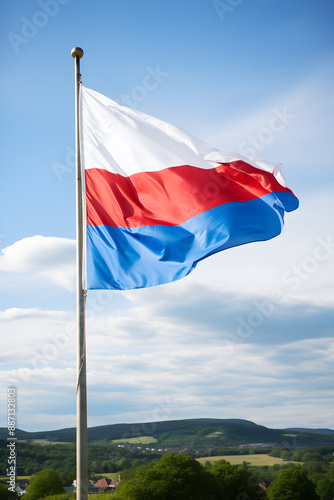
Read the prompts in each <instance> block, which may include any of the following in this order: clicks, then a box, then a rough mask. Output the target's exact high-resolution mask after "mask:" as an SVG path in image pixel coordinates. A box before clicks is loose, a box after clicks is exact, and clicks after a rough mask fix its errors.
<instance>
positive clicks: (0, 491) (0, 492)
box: [0, 483, 17, 500]
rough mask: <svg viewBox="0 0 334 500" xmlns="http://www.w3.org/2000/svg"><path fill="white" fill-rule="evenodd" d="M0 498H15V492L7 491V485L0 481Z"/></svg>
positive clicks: (5, 499) (4, 499)
mask: <svg viewBox="0 0 334 500" xmlns="http://www.w3.org/2000/svg"><path fill="white" fill-rule="evenodd" d="M0 498H1V499H3V500H7V499H8V500H10V499H11V498H13V499H14V498H17V494H16V493H13V492H12V491H9V489H8V485H5V484H1V483H0Z"/></svg>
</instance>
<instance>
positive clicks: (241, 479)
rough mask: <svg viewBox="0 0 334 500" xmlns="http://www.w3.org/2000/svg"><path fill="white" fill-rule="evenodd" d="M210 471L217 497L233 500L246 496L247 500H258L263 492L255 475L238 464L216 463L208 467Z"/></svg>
mask: <svg viewBox="0 0 334 500" xmlns="http://www.w3.org/2000/svg"><path fill="white" fill-rule="evenodd" d="M209 471H210V473H211V474H212V475H213V477H214V478H215V480H216V484H217V485H218V489H217V491H218V496H217V498H219V499H224V500H235V499H236V498H240V499H241V498H247V499H248V500H253V499H254V500H260V499H261V498H262V497H263V494H264V492H263V491H262V490H261V489H260V487H259V481H258V479H257V477H255V476H252V474H251V473H250V472H249V471H248V470H246V469H245V468H244V467H242V466H240V465H231V464H230V463H228V462H227V463H219V462H218V463H216V464H214V465H213V466H212V467H211V468H210V469H209Z"/></svg>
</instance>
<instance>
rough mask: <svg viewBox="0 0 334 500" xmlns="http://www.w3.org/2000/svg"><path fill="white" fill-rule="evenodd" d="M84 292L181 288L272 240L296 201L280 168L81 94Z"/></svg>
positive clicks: (98, 97) (92, 94)
mask: <svg viewBox="0 0 334 500" xmlns="http://www.w3.org/2000/svg"><path fill="white" fill-rule="evenodd" d="M81 125H82V128H81V133H82V141H81V143H82V146H81V147H82V152H81V156H82V164H83V169H84V172H85V192H86V212H87V227H86V230H87V235H86V238H87V253H86V261H87V288H88V289H91V290H92V289H114V290H130V289H135V288H144V287H150V286H155V285H160V284H164V283H169V282H172V281H175V280H178V279H180V278H182V277H184V276H186V275H187V274H189V272H190V271H192V270H193V269H194V268H195V266H196V264H197V263H198V262H199V261H200V260H202V259H204V258H205V257H208V256H209V255H211V254H214V253H216V252H219V251H221V250H224V249H227V248H230V247H233V246H237V245H242V244H244V243H250V242H254V241H261V240H268V239H270V238H273V237H274V236H277V235H278V234H279V233H280V232H281V230H282V227H283V219H284V211H291V210H295V209H296V208H297V207H298V200H297V198H296V197H295V196H294V194H293V193H292V191H290V189H288V188H287V187H286V186H285V183H284V178H283V176H282V174H281V172H280V166H279V165H277V166H275V165H273V164H272V163H269V162H265V161H263V160H259V159H254V158H249V157H246V156H242V155H238V154H231V153H223V152H220V151H218V150H217V149H215V148H213V147H211V146H209V145H208V144H206V143H205V142H203V141H201V140H199V139H197V138H196V137H193V136H191V135H189V134H187V133H185V132H183V131H182V130H180V129H178V128H177V127H174V126H173V125H170V124H168V123H165V122H163V121H161V120H159V119H157V118H153V117H151V116H148V115H146V114H144V113H141V112H139V111H135V110H133V109H130V108H126V107H123V106H120V105H119V104H117V103H116V102H114V101H112V100H111V99H109V98H107V97H105V96H103V95H102V94H99V93H97V92H95V91H93V90H90V89H87V88H85V87H82V89H81Z"/></svg>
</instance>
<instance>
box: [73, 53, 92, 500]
mask: <svg viewBox="0 0 334 500" xmlns="http://www.w3.org/2000/svg"><path fill="white" fill-rule="evenodd" d="M71 54H72V57H73V58H74V59H75V143H76V144H75V146H76V174H77V183H76V198H77V328H78V351H77V370H78V380H77V436H76V445H77V496H76V498H77V500H88V464H87V391H86V338H85V303H86V290H84V288H83V260H84V259H83V252H84V241H83V240H84V238H83V200H82V178H81V160H80V128H79V127H80V119H79V118H80V110H79V93H80V85H81V75H80V59H81V58H82V56H83V50H82V49H80V47H74V49H72V52H71Z"/></svg>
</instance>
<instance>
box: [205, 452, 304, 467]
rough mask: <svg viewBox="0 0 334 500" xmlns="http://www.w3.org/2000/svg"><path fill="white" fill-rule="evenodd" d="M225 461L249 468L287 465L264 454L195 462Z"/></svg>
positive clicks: (280, 459) (283, 461) (206, 458)
mask: <svg viewBox="0 0 334 500" xmlns="http://www.w3.org/2000/svg"><path fill="white" fill-rule="evenodd" d="M223 459H224V460H226V462H230V464H231V465H239V464H242V462H247V463H248V464H249V465H251V466H257V467H260V466H261V465H270V466H272V465H274V464H282V463H287V462H286V460H282V458H276V457H271V456H270V455H266V454H264V453H260V454H258V455H224V456H219V457H202V458H198V459H197V460H198V461H199V462H200V463H201V464H205V462H211V464H213V462H216V461H217V460H223ZM292 463H300V462H292Z"/></svg>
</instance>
